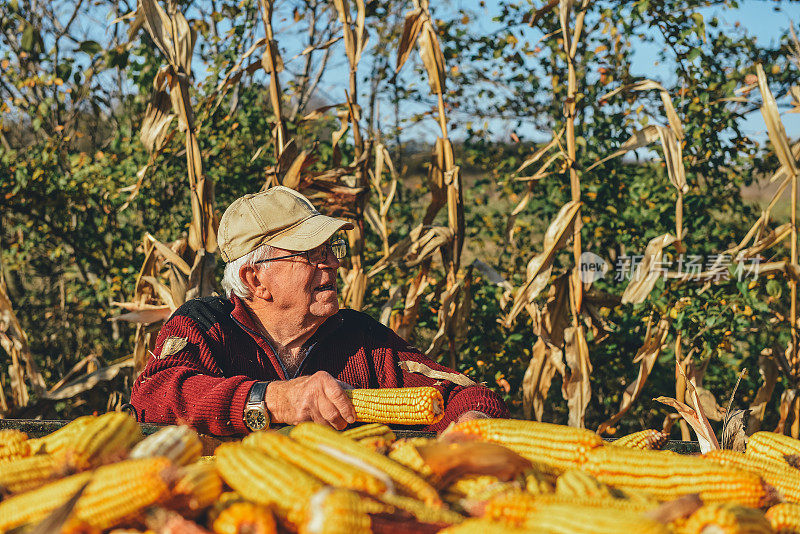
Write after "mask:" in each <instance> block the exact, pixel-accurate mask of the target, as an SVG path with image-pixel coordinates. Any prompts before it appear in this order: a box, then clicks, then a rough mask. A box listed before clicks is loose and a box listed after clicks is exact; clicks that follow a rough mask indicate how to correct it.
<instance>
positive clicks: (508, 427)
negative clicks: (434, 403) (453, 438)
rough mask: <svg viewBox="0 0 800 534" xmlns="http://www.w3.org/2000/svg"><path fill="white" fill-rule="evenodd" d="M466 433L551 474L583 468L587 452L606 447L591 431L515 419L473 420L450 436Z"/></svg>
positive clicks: (454, 426)
mask: <svg viewBox="0 0 800 534" xmlns="http://www.w3.org/2000/svg"><path fill="white" fill-rule="evenodd" d="M451 433H462V434H467V435H470V436H476V437H479V438H481V439H482V440H484V441H488V442H490V443H497V444H499V445H503V446H505V447H508V448H509V449H511V450H512V451H514V452H516V453H517V454H519V455H521V456H523V457H525V458H527V459H528V460H530V461H532V462H534V463H536V464H537V465H545V466H549V467H550V470H549V472H547V474H548V475H559V474H561V473H562V472H564V471H566V470H568V469H572V468H575V467H580V465H581V464H582V463H583V462H584V461H586V455H587V453H588V452H589V451H590V450H592V449H594V448H596V447H600V446H602V445H603V440H602V439H601V438H600V436H598V435H597V434H595V433H594V432H591V431H589V430H584V429H581V428H573V427H568V426H563V425H554V424H550V423H539V422H536V421H519V420H515V419H472V420H470V421H463V422H461V423H456V424H455V425H453V426H451V427H450V428H448V430H447V431H446V432H445V434H446V435H449V434H451Z"/></svg>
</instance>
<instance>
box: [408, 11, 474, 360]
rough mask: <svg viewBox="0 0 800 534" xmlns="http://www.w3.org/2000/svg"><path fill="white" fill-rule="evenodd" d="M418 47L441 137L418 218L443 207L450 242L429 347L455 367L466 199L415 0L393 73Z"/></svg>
mask: <svg viewBox="0 0 800 534" xmlns="http://www.w3.org/2000/svg"><path fill="white" fill-rule="evenodd" d="M415 44H416V45H417V48H418V50H419V54H420V58H421V60H422V64H423V66H424V68H425V71H426V73H427V75H428V85H429V87H430V91H431V93H432V94H434V95H436V103H437V122H438V126H439V130H440V132H441V136H440V137H438V138H437V139H436V143H435V145H434V147H433V153H432V156H431V160H432V161H431V165H430V167H429V169H428V184H429V187H430V191H431V202H430V204H429V205H428V208H427V209H426V212H425V215H424V217H423V220H422V224H423V226H430V225H431V224H433V221H434V219H435V217H436V215H437V213H438V212H439V211H440V210H441V209H442V208H443V207H444V206H445V205H447V225H448V229H449V231H450V235H451V236H452V240H451V241H450V242H449V243H447V246H446V247H442V249H441V253H442V258H443V260H444V264H445V268H446V277H445V284H446V285H445V289H444V291H443V292H442V293H441V300H440V308H439V316H438V323H439V329H438V331H437V333H436V334H435V336H434V340H433V342H432V343H431V345H430V347H429V348H428V350H427V354H428V355H429V356H434V355H435V354H437V353H438V352H439V351H440V350H441V347H442V346H443V342H444V341H445V340H447V341H448V348H449V354H450V365H451V366H455V365H456V360H457V355H456V347H457V344H458V342H457V340H456V337H457V334H458V332H459V330H461V329H462V328H463V327H464V323H465V322H466V320H467V317H468V314H469V307H468V304H467V300H468V299H469V297H468V296H467V293H468V288H469V287H470V277H469V275H468V274H464V273H461V272H460V264H461V251H462V249H463V246H464V233H465V231H464V201H463V194H462V190H461V174H460V169H459V167H458V166H457V165H456V164H455V157H454V154H453V145H452V143H451V141H450V138H449V134H448V128H447V116H446V113H445V101H444V93H445V85H446V70H445V64H444V55H443V54H442V50H441V45H440V44H439V37H438V35H437V32H436V28H435V26H434V23H433V19H432V18H431V14H430V8H429V4H428V2H427V0H415V1H414V8H413V9H412V10H411V11H410V12H408V13H407V14H406V19H405V24H404V27H403V34H402V37H401V40H400V46H399V49H398V53H397V65H396V68H395V70H396V72H399V71H400V69H401V68H402V67H403V65H404V64H405V62H406V60H407V59H408V57H409V55H410V54H411V51H412V49H413V48H414V45H415ZM431 262H432V258H430V259H428V260H427V261H425V262H424V263H423V264H422V266H421V268H420V271H419V272H418V274H417V275H416V277H415V278H414V279H413V280H412V282H411V285H410V286H409V289H408V292H407V296H406V306H405V309H404V311H403V315H402V317H401V318H400V320H399V321H398V322H397V323H396V326H397V331H398V333H399V334H400V335H401V336H407V335H409V334H410V333H411V331H412V329H413V327H414V324H416V321H417V317H418V314H419V305H420V297H421V295H422V291H423V289H424V286H425V285H427V283H428V280H427V278H428V275H429V273H430V269H431Z"/></svg>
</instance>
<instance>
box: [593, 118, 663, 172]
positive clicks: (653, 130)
mask: <svg viewBox="0 0 800 534" xmlns="http://www.w3.org/2000/svg"><path fill="white" fill-rule="evenodd" d="M658 138H659V133H658V127H657V126H655V125H650V126H647V127H645V128H643V129H641V130H639V131H637V132H635V133H634V134H633V135H632V136H631V138H630V139H628V140H627V141H625V142H624V143H622V145H621V146H620V147H619V149H617V150H616V151H615V152H612V153H611V154H610V155H608V156H606V157H604V158H603V159H601V160H599V161H596V162H594V163H592V164H591V165H590V166H589V167H588V168H587V169H586V171H585V172H589V171H591V170H592V169H594V168H595V167H597V166H598V165H602V164H603V163H605V162H606V161H608V160H611V159H614V158H616V157H617V156H621V155H623V154H626V153H628V152H630V151H631V150H636V149H638V148H642V147H645V146H647V145H649V144H650V143H652V142H654V141H655V140H656V139H658Z"/></svg>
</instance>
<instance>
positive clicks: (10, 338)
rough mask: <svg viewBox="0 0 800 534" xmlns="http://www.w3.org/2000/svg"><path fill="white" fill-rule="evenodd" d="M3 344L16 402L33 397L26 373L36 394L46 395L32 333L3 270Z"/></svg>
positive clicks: (0, 290)
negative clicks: (30, 344)
mask: <svg viewBox="0 0 800 534" xmlns="http://www.w3.org/2000/svg"><path fill="white" fill-rule="evenodd" d="M0 347H2V348H3V350H4V351H5V352H6V354H8V356H9V357H10V358H11V365H10V366H9V374H10V375H11V378H12V381H11V391H12V394H13V396H14V402H15V405H16V406H17V407H21V406H25V405H27V404H28V400H29V397H28V391H27V388H26V386H25V377H26V376H27V379H28V382H29V383H30V385H31V389H32V390H33V392H34V393H35V394H36V395H42V394H43V393H44V392H45V390H46V387H45V383H44V377H42V374H41V373H40V372H39V368H38V366H37V365H36V361H35V360H34V359H33V355H32V354H31V352H30V349H29V348H28V336H27V334H26V333H25V331H24V330H23V329H22V326H21V325H20V324H19V321H18V320H17V315H16V313H14V308H13V306H12V304H11V299H10V298H9V296H8V292H7V290H6V282H5V280H4V278H3V275H2V272H0Z"/></svg>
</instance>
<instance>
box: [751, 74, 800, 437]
mask: <svg viewBox="0 0 800 534" xmlns="http://www.w3.org/2000/svg"><path fill="white" fill-rule="evenodd" d="M756 73H757V75H758V88H759V90H760V91H761V98H762V101H763V104H762V105H761V114H762V115H763V116H764V122H766V124H767V131H768V133H769V138H770V141H771V142H772V145H773V148H774V149H775V154H776V155H777V157H778V161H780V163H781V170H782V171H783V173H784V174H785V175H786V176H787V179H788V180H790V181H791V184H792V199H791V234H790V235H791V245H790V250H791V252H790V260H789V261H790V264H791V265H797V174H798V168H797V159H796V157H795V155H794V153H793V152H792V149H791V148H790V147H789V139H788V137H787V136H786V130H785V128H784V127H783V123H782V122H781V119H780V114H779V113H778V104H777V102H775V97H774V96H773V95H772V91H770V89H769V85H767V77H766V75H765V74H764V69H763V68H762V66H761V65H760V64H759V65H756ZM789 291H790V296H789V298H790V299H791V301H790V311H789V331H790V333H791V341H790V346H789V348H788V350H787V351H786V352H787V359H788V360H789V366H790V373H791V374H790V376H789V377H787V378H789V380H790V381H791V383H792V387H793V388H794V389H796V388H797V378H798V376H799V373H800V361H798V351H797V342H798V340H797V337H798V336H797V280H795V279H794V278H793V277H790V279H789ZM784 404H786V406H784ZM780 411H781V423H779V427H781V428H780V430H784V428H783V423H784V422H785V417H784V416H785V415H786V414H789V413H793V415H794V421H793V423H792V426H791V434H792V437H794V438H797V437H798V436H799V435H800V397H798V396H797V395H784V397H783V398H782V399H781V409H780Z"/></svg>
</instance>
